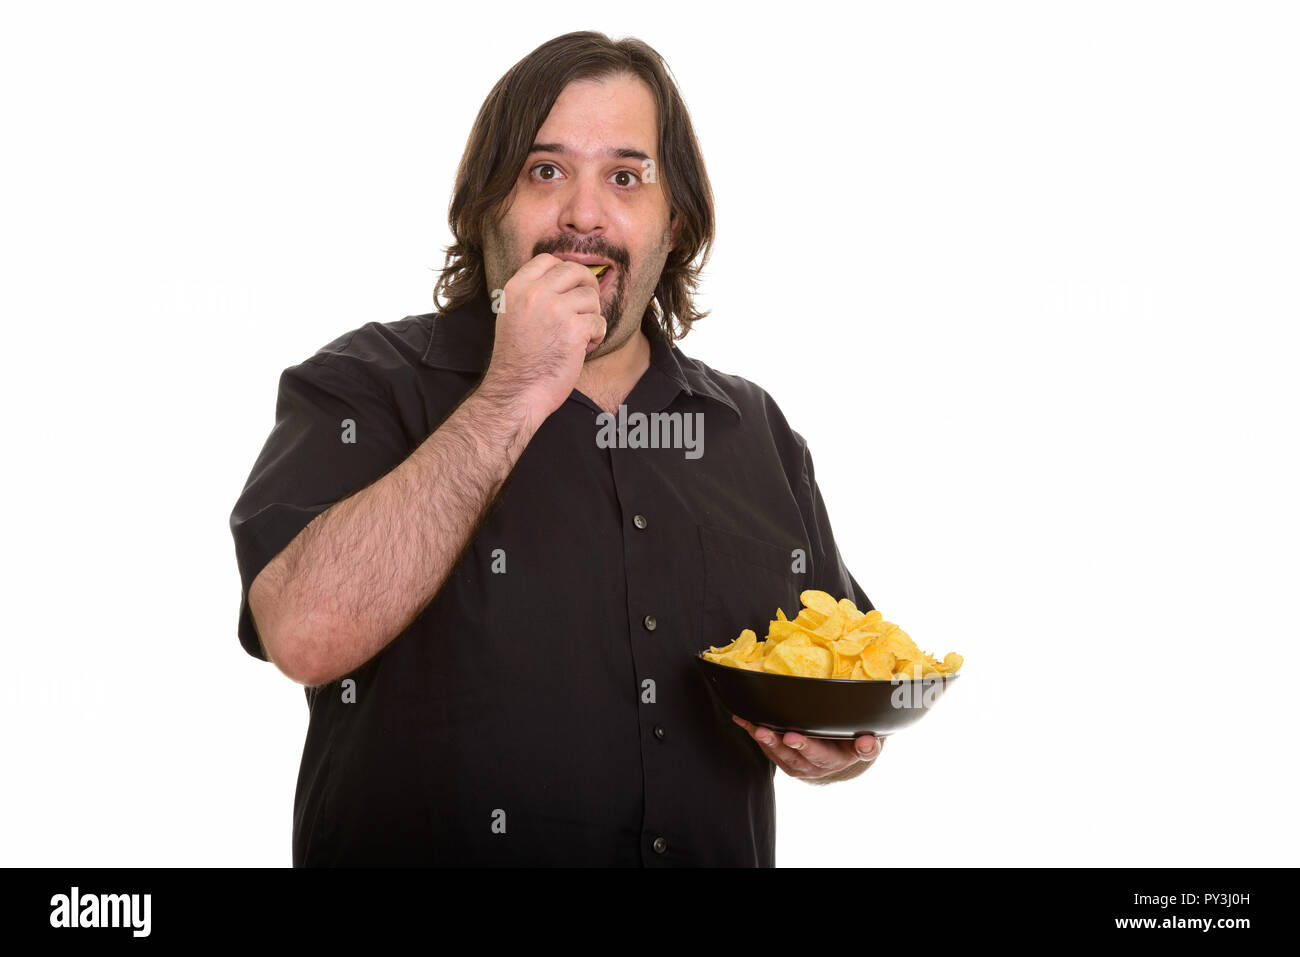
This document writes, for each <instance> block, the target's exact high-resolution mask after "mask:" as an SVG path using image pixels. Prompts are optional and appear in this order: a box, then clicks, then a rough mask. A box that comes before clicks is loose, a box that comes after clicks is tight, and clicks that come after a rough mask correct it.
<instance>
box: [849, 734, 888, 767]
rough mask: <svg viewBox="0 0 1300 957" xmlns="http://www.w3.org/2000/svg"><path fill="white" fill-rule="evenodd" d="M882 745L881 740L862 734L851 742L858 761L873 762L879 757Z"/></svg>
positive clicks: (882, 741)
mask: <svg viewBox="0 0 1300 957" xmlns="http://www.w3.org/2000/svg"><path fill="white" fill-rule="evenodd" d="M884 743H885V742H884V740H883V739H881V738H877V737H874V736H873V735H870V734H864V735H862V737H860V738H858V739H857V740H855V741H854V742H853V746H854V748H855V749H856V751H857V755H858V760H860V761H874V760H876V758H878V757H880V749H881V747H882V746H883V745H884Z"/></svg>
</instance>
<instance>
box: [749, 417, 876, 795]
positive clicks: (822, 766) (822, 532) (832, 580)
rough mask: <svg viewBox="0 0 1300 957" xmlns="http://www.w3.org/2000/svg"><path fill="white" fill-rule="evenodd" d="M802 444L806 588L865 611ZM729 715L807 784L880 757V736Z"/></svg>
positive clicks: (852, 771) (851, 774) (846, 776)
mask: <svg viewBox="0 0 1300 957" xmlns="http://www.w3.org/2000/svg"><path fill="white" fill-rule="evenodd" d="M801 444H803V474H802V475H801V476H800V482H799V487H798V488H797V489H796V498H797V499H798V502H799V511H800V514H801V515H802V516H803V522H804V528H805V529H807V531H808V537H809V542H808V545H809V548H810V550H811V554H810V556H809V557H810V559H811V561H810V562H809V565H810V566H811V567H810V569H809V570H810V572H811V573H812V574H811V576H810V579H809V580H810V584H809V586H808V587H809V588H814V589H817V590H818V591H824V592H827V593H828V594H831V595H834V596H835V597H836V598H841V597H847V598H850V599H851V600H852V601H853V603H854V604H855V605H857V606H858V608H860V609H862V610H863V611H870V610H871V609H872V608H874V607H875V606H874V605H872V604H871V600H870V599H869V598H867V594H866V592H864V591H863V590H862V586H861V585H859V584H858V583H857V581H856V580H855V579H854V578H853V576H852V575H851V574H849V570H848V568H847V567H846V566H845V564H844V560H843V559H842V558H841V557H840V551H839V548H838V547H837V546H836V544H835V536H834V534H832V532H831V522H830V517H829V516H828V515H827V514H826V503H825V502H824V501H823V500H822V493H821V490H820V489H819V488H818V487H817V477H816V474H815V472H814V470H813V462H812V454H811V453H810V452H809V451H808V446H807V444H806V443H802V440H801ZM733 720H735V722H736V723H737V724H739V725H740V726H741V727H742V728H744V729H745V730H746V731H748V732H749V736H750V737H751V738H753V739H754V741H755V742H756V743H757V744H758V746H759V747H760V748H762V749H763V752H764V753H765V754H766V755H767V756H768V757H769V758H771V760H772V762H773V763H774V764H776V766H777V767H779V768H780V769H781V770H782V771H784V772H785V773H786V774H788V775H790V777H793V778H800V779H801V780H804V781H808V782H810V783H812V784H833V783H835V782H837V781H850V780H852V779H853V778H856V777H857V776H858V775H859V774H861V773H862V772H863V771H865V770H867V768H869V767H871V765H872V763H873V762H874V761H875V760H876V758H877V757H879V756H880V749H881V746H882V745H883V744H884V742H883V741H881V740H879V739H877V738H875V737H873V736H872V735H869V734H866V735H862V736H861V737H858V738H856V739H854V740H853V741H829V740H826V739H823V738H809V737H806V736H805V735H802V734H799V733H798V732H795V731H787V732H786V733H785V734H784V735H779V734H777V733H776V732H775V731H772V730H771V729H769V728H763V727H756V726H755V725H753V724H751V723H750V722H748V721H746V720H744V719H743V718H739V717H735V716H734V715H733Z"/></svg>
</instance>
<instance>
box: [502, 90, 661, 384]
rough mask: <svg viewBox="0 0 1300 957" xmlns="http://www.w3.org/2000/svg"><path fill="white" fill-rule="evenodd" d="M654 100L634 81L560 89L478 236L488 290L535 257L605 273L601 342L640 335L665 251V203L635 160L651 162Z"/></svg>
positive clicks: (609, 347)
mask: <svg viewBox="0 0 1300 957" xmlns="http://www.w3.org/2000/svg"><path fill="white" fill-rule="evenodd" d="M658 142H659V137H658V129H657V125H656V115H655V101H654V95H653V93H651V91H650V88H649V87H647V86H646V85H645V83H644V82H643V81H642V80H640V79H639V78H637V77H632V76H627V75H620V76H611V77H607V78H605V79H603V80H577V81H574V82H573V83H570V84H569V85H568V86H566V87H565V88H564V90H563V91H561V93H560V96H559V98H558V99H556V101H555V105H554V106H553V107H552V108H551V112H550V114H549V115H548V116H547V117H546V121H545V122H544V123H543V124H542V127H541V129H540V130H538V131H537V136H536V138H535V140H534V143H533V150H532V152H531V153H529V155H528V158H527V160H525V162H524V168H523V170H522V171H521V172H520V174H519V179H518V181H517V182H516V183H515V188H514V191H513V192H512V193H511V194H510V197H509V198H508V199H507V200H506V203H505V204H504V205H505V207H506V208H507V209H508V212H507V213H506V215H505V216H504V217H503V218H502V220H501V222H500V223H499V224H497V225H496V226H493V224H491V223H489V224H488V225H487V227H486V228H485V230H484V243H483V246H484V249H483V252H484V261H485V262H484V265H485V267H486V271H487V281H488V289H489V290H492V289H501V288H503V287H504V286H505V284H506V281H507V280H508V279H509V278H510V277H511V276H513V275H514V274H515V273H516V272H517V271H518V270H519V268H520V267H521V266H522V265H523V264H524V263H526V262H528V260H530V259H532V258H533V257H534V256H537V255H539V254H541V253H550V254H552V255H554V256H556V257H558V258H560V259H571V260H574V261H576V262H583V263H599V262H606V263H609V264H610V265H611V268H610V269H607V270H606V271H605V273H604V275H602V276H601V277H600V304H601V307H600V311H601V315H603V316H604V317H605V323H606V329H605V340H604V342H602V343H601V344H600V348H598V349H596V350H595V351H594V352H592V353H590V354H589V355H588V356H587V360H588V361H590V360H591V359H595V358H598V357H600V356H603V355H608V354H609V353H611V352H613V351H615V350H616V349H618V348H620V347H621V346H623V345H624V344H625V343H626V342H627V341H628V340H629V339H630V338H632V336H633V335H635V334H636V332H637V330H638V329H639V328H640V320H641V316H642V315H644V314H645V310H646V307H647V306H648V305H649V303H650V297H651V296H652V295H653V294H654V290H655V286H656V285H658V283H659V275H660V273H661V272H662V271H663V267H664V262H665V261H666V260H667V258H668V253H669V251H670V250H671V249H672V245H673V235H672V230H671V229H670V225H669V209H668V201H667V197H666V196H665V193H664V191H663V190H662V189H661V188H660V186H659V182H658V175H657V174H658V171H657V169H656V168H655V167H650V168H651V169H653V170H654V171H655V175H653V176H648V175H645V174H646V166H645V165H644V164H643V162H642V161H643V160H645V159H649V160H652V161H653V162H654V163H655V164H657V163H658V161H659V157H658V155H657V145H658Z"/></svg>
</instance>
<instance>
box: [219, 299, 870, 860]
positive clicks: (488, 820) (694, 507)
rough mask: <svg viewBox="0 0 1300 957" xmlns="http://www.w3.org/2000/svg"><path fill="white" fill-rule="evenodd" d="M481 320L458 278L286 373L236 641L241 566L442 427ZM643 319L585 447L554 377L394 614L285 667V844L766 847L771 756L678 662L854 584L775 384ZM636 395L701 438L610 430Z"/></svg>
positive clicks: (682, 855) (485, 849) (479, 356)
mask: <svg viewBox="0 0 1300 957" xmlns="http://www.w3.org/2000/svg"><path fill="white" fill-rule="evenodd" d="M495 318H496V317H495V315H494V314H493V313H492V310H491V306H490V303H489V301H488V299H487V298H486V297H483V298H482V299H481V300H480V301H479V302H477V303H475V304H474V305H473V306H471V307H468V308H466V309H463V310H459V311H457V312H452V313H448V314H445V315H432V314H431V315H420V316H410V317H407V318H405V319H403V320H401V321H399V322H393V323H388V324H379V323H370V324H368V325H366V326H363V327H362V328H360V329H357V330H355V331H353V332H350V333H348V334H347V335H344V336H342V337H340V338H339V339H337V340H336V341H334V342H332V343H330V344H329V345H327V346H325V347H324V348H323V349H321V350H320V351H319V352H318V353H316V355H314V356H312V357H311V358H309V359H307V360H306V361H305V362H303V363H301V364H299V365H296V366H293V367H291V368H289V369H287V370H285V372H284V373H283V375H282V376H281V379H280V385H279V399H278V404H277V409H276V423H275V427H274V429H273V430H272V431H271V435H270V437H269V438H268V439H267V442H266V445H265V447H264V448H263V450H262V453H261V455H260V456H259V457H258V459H257V462H256V464H255V465H254V466H253V470H252V473H251V474H250V476H249V479H248V483H247V485H246V486H245V488H244V491H243V494H242V496H241V497H240V499H239V501H238V503H237V504H236V506H235V509H234V513H233V514H232V516H231V521H230V524H231V529H232V531H233V533H234V537H235V551H236V555H237V559H238V562H239V570H240V575H241V577H242V580H243V602H242V606H241V609H240V617H239V638H240V642H241V643H242V644H243V647H244V648H245V649H246V650H247V651H248V652H249V653H250V654H252V655H255V656H257V657H258V658H262V659H265V658H266V655H265V652H264V651H263V649H262V647H261V643H260V641H259V639H258V635H257V632H256V629H255V627H254V625H253V621H252V616H251V615H250V614H249V610H248V586H249V585H250V584H251V583H252V581H253V579H254V578H255V577H256V576H257V574H258V572H260V571H261V570H262V568H263V567H264V566H265V565H266V564H267V562H269V561H270V560H271V559H272V558H274V557H275V555H276V554H278V553H279V551H280V550H281V549H282V548H284V546H285V545H287V544H288V543H289V542H290V541H291V540H292V539H293V538H294V537H295V536H296V535H297V534H298V533H299V532H300V531H301V530H302V529H303V528H304V527H305V526H306V525H307V524H308V523H309V522H310V521H311V520H312V519H313V518H315V517H316V516H317V515H319V514H320V513H322V512H323V511H325V510H326V509H327V508H329V506H330V505H332V504H334V503H335V502H338V501H340V500H341V499H344V498H346V497H348V496H349V495H352V494H353V493H355V492H357V491H359V490H360V489H362V488H364V487H365V486H366V485H368V484H370V483H371V482H373V481H375V480H376V479H378V478H381V477H382V476H383V475H385V474H386V473H387V472H388V471H389V470H391V469H392V468H394V467H395V466H396V465H398V464H399V463H400V462H401V461H402V460H403V459H404V458H405V457H406V456H407V455H409V454H410V453H411V452H412V451H413V450H414V449H415V448H416V447H417V446H418V445H420V443H422V442H423V441H424V440H425V439H426V438H427V437H428V436H429V435H430V433H432V432H433V431H434V430H435V429H436V428H437V427H438V426H439V424H440V423H441V422H442V421H443V420H444V419H445V418H446V417H447V416H448V415H449V414H450V413H451V412H452V410H453V409H454V408H455V407H456V405H457V404H458V403H459V401H460V400H461V399H462V398H463V397H464V396H465V395H466V393H467V392H468V391H470V390H471V389H473V388H474V387H475V385H476V384H477V382H478V381H479V379H480V378H481V376H482V374H483V372H484V371H485V370H486V368H487V364H488V360H489V358H490V356H491V351H492V342H493V336H494V331H495ZM643 329H644V331H645V332H646V335H647V336H649V338H650V342H651V359H650V365H649V368H648V369H647V370H646V372H645V374H644V375H643V376H642V377H641V379H640V380H639V381H638V382H637V384H636V386H635V388H633V390H632V392H631V393H630V394H629V395H628V397H627V399H626V400H625V405H626V406H627V414H628V418H627V423H628V424H627V426H626V428H625V430H624V432H623V435H622V436H621V437H618V436H616V441H614V442H612V443H611V441H610V436H611V432H612V430H611V429H610V428H608V427H607V428H606V429H605V430H604V438H603V439H601V440H599V441H598V436H600V435H601V433H602V429H601V426H602V425H603V424H604V422H605V420H604V419H599V417H600V416H601V409H600V408H599V407H598V406H596V405H595V404H594V403H593V402H592V401H591V400H590V399H588V398H587V397H586V396H585V395H583V394H582V393H580V392H578V391H577V390H575V391H574V392H573V393H572V394H571V395H570V396H569V398H568V399H567V400H566V401H565V402H564V403H563V404H562V405H561V406H560V408H559V409H557V410H556V411H555V412H554V413H553V414H552V415H551V416H550V417H549V418H548V419H547V420H546V421H545V422H544V423H543V424H542V426H541V427H540V429H539V430H538V431H537V433H536V434H535V435H534V436H533V439H532V441H531V442H530V443H529V444H528V446H527V447H526V448H525V449H524V452H523V454H522V456H521V457H520V459H519V461H518V463H517V464H516V466H515V468H514V470H513V472H512V473H511V474H510V477H509V478H508V480H507V481H506V483H505V485H504V486H503V488H502V490H501V492H500V494H499V495H498V497H497V500H496V501H495V503H494V504H493V505H492V506H491V507H490V509H489V511H488V513H487V515H486V517H485V518H484V521H483V523H482V525H481V526H480V528H479V530H478V533H477V535H476V537H475V538H474V540H473V541H472V542H471V543H470V545H469V546H468V548H467V549H466V551H465V552H464V554H463V555H462V556H461V558H460V560H459V562H458V563H457V565H456V566H455V567H454V568H453V569H452V571H451V573H450V576H449V577H448V579H447V581H446V582H445V584H444V585H443V586H442V588H441V589H440V591H439V592H438V594H437V595H436V596H435V597H434V599H433V601H432V602H431V603H430V604H429V605H428V607H427V608H425V610H424V611H423V612H422V613H421V614H420V615H419V616H418V617H417V618H416V619H415V620H414V621H413V622H412V624H411V625H410V627H408V628H407V629H406V630H405V631H404V632H402V633H401V634H400V635H398V636H397V637H396V638H395V639H394V640H393V641H392V642H391V643H390V644H389V645H388V646H387V647H386V648H385V649H384V650H383V651H381V652H380V653H379V654H378V655H376V656H375V657H374V658H372V659H371V660H370V661H368V662H367V663H366V664H365V665H363V666H361V667H360V668H357V669H356V670H355V671H354V672H353V673H351V674H350V675H347V676H346V677H343V678H340V679H338V680H337V681H333V682H330V683H328V684H325V685H320V686H317V687H312V688H307V689H305V690H306V695H307V704H308V708H309V710H310V722H309V726H308V731H307V740H306V744H305V746H304V749H303V755H302V765H301V768H300V771H299V777H298V788H297V794H296V797H295V801H294V821H293V863H294V865H295V866H307V865H353V864H356V865H366V864H396V865H402V864H412V865H421V864H429V865H436V864H457V865H459V864H485V865H510V864H579V865H741V866H755V865H758V866H771V865H773V864H774V862H775V858H774V845H775V837H776V834H775V830H776V828H775V809H774V796H773V783H772V781H773V775H774V771H775V768H774V765H772V763H771V762H770V761H769V760H768V759H767V757H766V756H765V755H764V754H763V753H762V751H761V750H760V749H759V748H758V747H757V746H756V745H755V744H754V742H753V741H752V740H751V739H750V737H749V736H748V735H747V734H746V733H745V731H744V730H743V729H742V728H740V727H738V726H737V725H736V724H735V723H733V722H732V720H731V715H730V714H729V713H728V712H727V711H726V710H725V709H724V708H722V707H721V706H720V705H719V704H718V703H717V702H716V701H715V699H714V698H713V697H712V693H711V692H710V690H709V688H708V686H707V685H706V683H705V680H704V678H703V677H702V676H701V675H700V673H699V672H698V668H697V666H696V664H695V662H694V659H695V657H696V656H697V654H698V652H700V651H701V650H702V649H704V648H706V647H707V646H709V645H721V644H725V643H727V642H729V641H731V640H732V639H733V638H735V637H736V635H737V634H739V632H740V630H741V629H742V628H753V629H755V631H757V632H758V634H759V635H763V634H765V633H766V627H767V622H768V621H769V620H770V619H771V618H772V617H773V615H774V614H775V611H776V608H777V607H778V606H780V607H782V608H783V609H784V610H785V611H786V613H787V614H788V615H791V616H793V614H794V612H795V611H797V610H798V608H799V601H798V595H799V592H800V591H802V590H803V589H805V588H816V589H820V590H823V591H826V592H829V593H831V594H832V595H834V596H836V597H840V596H849V597H851V598H852V599H853V600H854V601H855V602H856V603H857V605H858V607H860V608H862V609H864V610H865V609H870V608H871V607H872V606H871V603H870V602H869V601H868V599H867V596H866V595H865V594H864V593H863V591H862V589H861V588H860V587H859V586H858V584H857V582H856V581H854V579H853V578H852V576H851V575H850V574H849V572H848V569H846V568H845V566H844V564H843V562H842V561H841V559H840V555H839V552H838V550H837V548H836V546H835V541H834V539H833V538H832V536H831V527H830V524H829V522H828V520H827V516H826V511H825V507H824V505H823V502H822V497H821V494H820V492H819V491H818V489H817V484H816V481H815V480H814V476H813V465H812V460H811V458H810V457H809V453H808V448H807V445H806V443H805V442H804V440H803V439H802V438H801V437H800V436H799V434H798V433H796V432H795V431H793V430H792V429H791V428H790V426H789V425H788V424H787V423H786V421H785V418H784V417H783V416H782V414H781V412H780V410H779V409H778V408H777V406H776V403H775V402H773V401H772V399H771V397H770V396H768V395H767V393H766V392H764V391H763V390H762V389H760V388H759V387H758V386H756V385H754V384H753V383H751V382H749V381H747V380H745V379H742V378H739V377H737V376H733V375H726V374H724V373H720V372H716V371H714V370H713V369H711V368H709V367H708V366H706V365H704V364H703V363H701V362H698V361H695V360H693V359H689V358H687V357H686V356H684V355H683V354H682V353H681V351H680V350H679V349H678V348H677V347H676V346H674V345H673V344H671V343H670V342H669V341H668V340H666V339H665V338H664V337H662V335H661V334H660V333H659V332H658V330H657V327H656V326H654V325H653V324H652V323H650V322H648V321H647V322H646V323H645V324H644V325H643ZM638 412H639V413H645V414H649V413H656V412H667V413H681V414H682V415H694V414H696V413H698V414H699V415H700V418H699V419H697V420H695V421H696V422H698V423H700V425H701V427H702V438H703V442H702V443H698V444H696V443H697V442H698V437H692V436H690V433H689V432H679V433H678V435H679V436H681V437H683V438H682V441H681V443H680V444H682V445H685V444H686V442H687V441H688V440H690V441H692V446H693V447H692V448H681V447H679V448H662V447H659V448H650V447H641V448H638V447H632V446H633V445H638V444H646V443H643V442H641V441H640V440H639V436H638V433H637V431H636V429H635V425H636V416H635V413H638ZM683 421H684V420H683ZM657 444H662V443H657ZM611 445H613V447H610V446H611ZM375 572H376V570H375V569H366V570H359V573H364V574H368V575H373V574H375Z"/></svg>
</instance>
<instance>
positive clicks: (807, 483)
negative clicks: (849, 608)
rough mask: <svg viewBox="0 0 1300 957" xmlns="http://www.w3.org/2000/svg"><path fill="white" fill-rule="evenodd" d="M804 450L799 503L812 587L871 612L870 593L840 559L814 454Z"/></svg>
mask: <svg viewBox="0 0 1300 957" xmlns="http://www.w3.org/2000/svg"><path fill="white" fill-rule="evenodd" d="M803 450H804V451H803V475H802V476H801V478H800V482H799V491H798V500H799V510H800V512H801V513H802V514H803V521H804V528H806V529H807V530H808V537H809V543H808V545H809V548H810V549H811V550H812V555H811V558H812V561H811V563H810V564H811V566H812V567H811V569H810V571H811V572H812V576H811V579H810V581H811V583H812V584H811V585H810V587H811V588H814V589H816V590H817V591H824V592H826V593H827V594H830V595H834V596H835V597H837V598H839V597H848V598H851V599H852V600H853V603H854V604H855V605H857V606H858V608H860V609H861V610H862V611H871V610H872V609H873V608H875V605H873V604H871V600H870V599H869V598H868V597H867V593H866V592H864V591H863V590H862V586H861V585H859V584H858V582H857V579H855V578H854V577H853V576H852V575H851V574H850V573H849V570H848V568H847V567H846V566H845V564H844V559H843V558H842V557H841V556H840V550H839V547H838V546H837V545H836V544H835V535H834V534H833V533H832V531H831V520H830V517H829V516H828V515H827V514H826V503H825V502H824V501H822V493H821V489H819V488H818V487H817V477H816V474H815V472H814V469H813V460H812V453H811V452H809V451H808V446H807V445H806V444H804V445H803Z"/></svg>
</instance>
